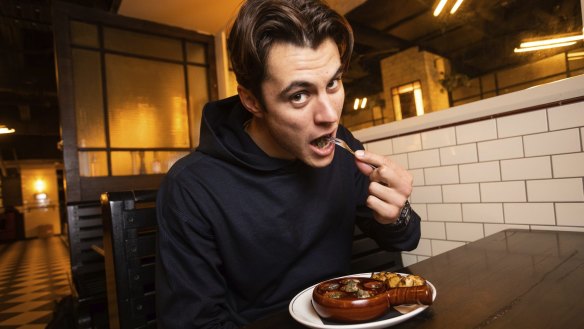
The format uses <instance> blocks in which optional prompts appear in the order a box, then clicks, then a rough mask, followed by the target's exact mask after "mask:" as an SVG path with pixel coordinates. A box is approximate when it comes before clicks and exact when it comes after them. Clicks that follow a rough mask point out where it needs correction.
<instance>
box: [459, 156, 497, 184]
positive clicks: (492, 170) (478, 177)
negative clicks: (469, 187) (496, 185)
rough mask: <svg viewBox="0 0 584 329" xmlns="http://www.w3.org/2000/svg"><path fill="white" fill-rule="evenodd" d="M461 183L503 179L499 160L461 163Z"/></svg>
mask: <svg viewBox="0 0 584 329" xmlns="http://www.w3.org/2000/svg"><path fill="white" fill-rule="evenodd" d="M458 171H459V172H460V182H461V183H481V182H498V181H500V180H501V169H500V168H499V161H491V162H480V163H471V164H465V165H460V166H459V168H458Z"/></svg>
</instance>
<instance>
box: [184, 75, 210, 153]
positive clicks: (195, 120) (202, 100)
mask: <svg viewBox="0 0 584 329" xmlns="http://www.w3.org/2000/svg"><path fill="white" fill-rule="evenodd" d="M188 72H189V98H190V99H189V101H190V109H189V110H190V112H189V113H190V120H191V131H192V135H193V137H192V138H193V140H192V145H193V147H195V146H197V145H199V133H200V132H199V130H200V129H201V116H202V113H203V107H204V106H205V104H206V103H207V102H208V101H209V91H208V88H207V84H208V82H207V69H206V68H204V67H198V66H191V65H189V67H188Z"/></svg>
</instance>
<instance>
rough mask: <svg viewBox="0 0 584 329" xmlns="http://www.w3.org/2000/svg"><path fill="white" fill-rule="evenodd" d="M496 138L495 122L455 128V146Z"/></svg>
mask: <svg viewBox="0 0 584 329" xmlns="http://www.w3.org/2000/svg"><path fill="white" fill-rule="evenodd" d="M495 138H497V122H496V121H495V120H494V119H492V120H484V121H479V122H473V123H469V124H465V125H460V126H456V141H457V144H466V143H472V142H478V141H485V140H490V139H495Z"/></svg>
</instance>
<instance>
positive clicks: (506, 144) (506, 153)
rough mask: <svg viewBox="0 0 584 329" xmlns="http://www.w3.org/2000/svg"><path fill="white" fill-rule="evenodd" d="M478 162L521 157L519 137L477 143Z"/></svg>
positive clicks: (521, 144)
mask: <svg viewBox="0 0 584 329" xmlns="http://www.w3.org/2000/svg"><path fill="white" fill-rule="evenodd" d="M478 150H479V161H481V162H486V161H492V160H502V159H514V158H521V157H523V141H522V140H521V137H512V138H505V139H499V140H495V141H489V142H482V143H478Z"/></svg>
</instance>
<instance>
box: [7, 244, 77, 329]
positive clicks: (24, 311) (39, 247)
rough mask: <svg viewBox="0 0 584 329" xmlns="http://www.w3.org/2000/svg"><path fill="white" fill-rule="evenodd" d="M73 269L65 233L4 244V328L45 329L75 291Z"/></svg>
mask: <svg viewBox="0 0 584 329" xmlns="http://www.w3.org/2000/svg"><path fill="white" fill-rule="evenodd" d="M70 270H71V268H70V265H69V251H68V250H67V247H66V246H65V244H64V242H63V241H62V240H61V237H58V236H54V237H50V238H47V239H32V240H24V241H17V242H12V243H8V244H0V329H17V328H18V329H41V328H43V329H44V328H45V327H46V325H47V323H49V322H50V321H51V319H52V314H53V309H54V307H55V304H56V302H57V301H59V300H60V299H61V298H62V297H64V296H67V295H70V294H71V291H70V286H69V280H70Z"/></svg>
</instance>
